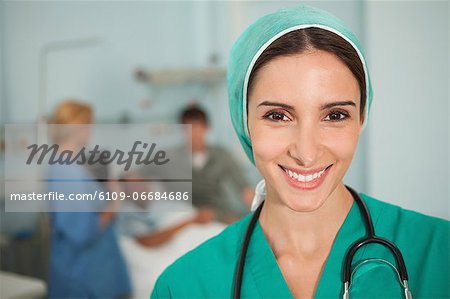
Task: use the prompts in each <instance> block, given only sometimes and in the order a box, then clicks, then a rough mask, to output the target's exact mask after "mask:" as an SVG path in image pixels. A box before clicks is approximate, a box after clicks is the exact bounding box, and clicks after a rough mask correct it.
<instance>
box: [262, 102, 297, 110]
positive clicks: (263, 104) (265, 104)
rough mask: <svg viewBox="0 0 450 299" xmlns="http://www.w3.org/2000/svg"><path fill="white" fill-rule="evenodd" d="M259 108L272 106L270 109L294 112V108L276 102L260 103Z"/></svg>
mask: <svg viewBox="0 0 450 299" xmlns="http://www.w3.org/2000/svg"><path fill="white" fill-rule="evenodd" d="M260 106H272V107H281V108H284V109H287V110H294V107H293V106H291V105H288V104H284V103H278V102H269V101H264V102H262V103H260V104H259V105H258V107H260Z"/></svg>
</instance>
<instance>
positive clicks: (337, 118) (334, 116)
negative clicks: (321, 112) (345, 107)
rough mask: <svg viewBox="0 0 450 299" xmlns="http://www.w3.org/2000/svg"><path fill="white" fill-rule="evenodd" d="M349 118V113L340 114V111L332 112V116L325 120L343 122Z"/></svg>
mask: <svg viewBox="0 0 450 299" xmlns="http://www.w3.org/2000/svg"><path fill="white" fill-rule="evenodd" d="M347 117H348V114H347V113H344V112H340V111H334V112H331V113H330V114H328V115H327V117H326V118H325V120H328V121H341V120H344V119H346V118H347Z"/></svg>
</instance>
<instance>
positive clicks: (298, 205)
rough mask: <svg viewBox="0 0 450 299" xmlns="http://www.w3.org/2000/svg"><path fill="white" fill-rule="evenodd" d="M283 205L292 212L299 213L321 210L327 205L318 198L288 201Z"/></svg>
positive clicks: (284, 201)
mask: <svg viewBox="0 0 450 299" xmlns="http://www.w3.org/2000/svg"><path fill="white" fill-rule="evenodd" d="M283 203H284V204H285V205H286V206H287V207H288V208H289V209H291V210H292V211H295V212H299V213H310V212H314V211H316V210H318V209H320V208H321V207H322V206H323V204H324V203H325V201H324V200H322V199H318V198H311V199H299V198H295V199H286V200H283Z"/></svg>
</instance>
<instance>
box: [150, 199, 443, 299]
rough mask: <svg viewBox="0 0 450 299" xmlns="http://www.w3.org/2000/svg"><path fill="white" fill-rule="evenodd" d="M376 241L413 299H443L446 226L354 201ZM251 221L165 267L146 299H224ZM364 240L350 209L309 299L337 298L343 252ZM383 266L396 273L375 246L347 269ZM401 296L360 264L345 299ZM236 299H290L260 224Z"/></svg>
mask: <svg viewBox="0 0 450 299" xmlns="http://www.w3.org/2000/svg"><path fill="white" fill-rule="evenodd" d="M361 197H362V198H363V200H364V201H365V203H366V205H367V207H368V209H369V211H370V215H371V217H372V220H373V222H374V227H375V233H376V235H377V236H379V237H384V238H387V239H388V240H391V241H392V242H394V243H395V244H396V245H397V246H398V247H399V249H400V250H401V252H402V254H403V258H404V260H405V263H406V267H407V269H408V274H409V287H410V290H411V292H412V296H413V298H415V299H416V298H434V299H435V298H450V291H449V282H450V280H449V256H450V250H449V245H450V238H449V235H450V222H448V221H446V220H443V219H438V218H434V217H430V216H425V215H422V214H420V213H417V212H413V211H409V210H404V209H402V208H400V207H397V206H394V205H391V204H388V203H384V202H381V201H379V200H376V199H374V198H371V197H369V196H367V195H364V194H361ZM250 218H251V215H247V216H246V217H244V218H243V219H241V220H240V221H238V222H236V223H234V224H232V225H230V226H228V227H227V228H226V229H225V230H224V231H223V232H221V233H220V234H219V235H217V236H215V237H213V238H211V239H209V240H207V241H206V242H205V243H203V244H201V245H200V246H198V247H197V248H195V249H193V250H192V251H190V252H188V253H187V254H185V255H184V256H182V257H181V258H179V259H178V260H177V261H175V262H174V263H173V264H172V265H170V266H169V267H168V268H167V269H166V270H165V271H164V272H163V273H162V274H161V276H160V277H159V278H158V280H157V282H156V285H155V287H154V289H153V292H152V294H151V298H231V297H232V296H233V290H234V289H233V287H234V276H235V271H236V265H237V261H238V257H239V253H240V250H241V243H242V241H243V239H244V234H245V230H246V228H247V225H248V222H249V220H250ZM365 235H366V231H365V225H364V222H363V218H362V215H361V213H360V210H359V208H358V205H357V204H356V202H354V203H353V205H352V207H351V209H350V211H349V213H348V215H347V217H346V219H345V221H344V223H343V225H342V227H341V228H340V230H339V232H338V234H337V236H336V239H335V241H334V243H333V246H332V249H331V251H330V254H329V256H328V258H327V261H326V264H325V266H324V269H323V272H322V275H321V278H320V281H319V284H318V286H317V289H316V293H315V296H314V297H315V298H342V293H343V287H342V282H341V276H342V265H343V262H344V256H345V253H346V251H347V249H348V248H349V247H350V246H351V245H352V244H353V243H354V242H355V241H356V240H358V239H359V238H362V237H364V236H365ZM369 258H382V259H385V260H387V261H389V262H391V263H393V264H394V265H395V259H394V258H393V256H392V254H391V253H390V251H389V250H388V249H386V248H384V247H382V246H381V245H378V244H370V245H367V246H365V247H363V248H361V249H360V250H359V251H358V252H357V253H356V255H355V258H354V259H353V265H354V266H355V265H356V264H357V263H359V262H361V261H363V260H365V259H369ZM402 291H403V289H402V287H401V285H400V283H399V282H398V278H397V276H396V273H395V271H394V270H392V268H391V267H389V266H388V265H386V264H385V263H382V262H377V261H371V262H368V263H364V264H362V265H361V266H360V267H358V270H357V271H356V272H355V273H354V275H353V280H352V285H351V288H350V297H351V298H352V297H353V298H402V297H403V293H402ZM241 297H242V298H261V297H264V298H293V296H292V294H291V293H290V290H289V288H288V286H287V284H286V282H285V280H284V278H283V276H282V273H281V270H280V268H279V267H278V264H277V262H276V259H275V256H274V254H273V252H272V249H271V248H270V246H269V244H268V242H267V239H266V238H265V235H264V232H263V230H262V228H261V226H260V223H259V221H258V222H257V224H256V227H255V230H254V232H253V235H252V238H251V241H250V245H249V249H248V252H247V258H246V263H245V269H244V277H243V282H242V291H241Z"/></svg>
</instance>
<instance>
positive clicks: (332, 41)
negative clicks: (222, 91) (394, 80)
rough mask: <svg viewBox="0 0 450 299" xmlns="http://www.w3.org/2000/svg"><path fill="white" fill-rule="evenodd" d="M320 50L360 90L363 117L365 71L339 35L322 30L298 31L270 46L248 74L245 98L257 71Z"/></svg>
mask: <svg viewBox="0 0 450 299" xmlns="http://www.w3.org/2000/svg"><path fill="white" fill-rule="evenodd" d="M314 50H322V51H326V52H329V53H332V54H334V55H336V57H337V58H339V59H340V60H341V61H342V62H343V63H344V64H345V65H346V66H347V67H348V68H349V69H350V71H351V72H352V73H353V76H355V78H356V80H357V81H358V84H359V89H360V95H361V98H360V102H361V107H360V115H361V119H363V117H364V108H365V106H366V80H365V77H364V67H363V64H362V62H361V60H360V59H359V56H358V53H357V52H356V50H355V49H354V48H353V46H352V45H351V44H349V43H348V42H347V41H346V40H345V39H343V38H342V37H340V36H339V35H337V34H335V33H333V32H331V31H328V30H325V29H321V28H305V29H298V30H294V31H292V32H289V33H286V34H285V35H283V36H281V37H280V38H278V39H276V40H275V41H274V42H273V43H272V44H270V46H269V47H267V49H265V50H264V51H263V53H262V54H261V55H260V56H259V57H258V59H257V60H256V62H255V65H254V66H253V69H252V72H251V74H250V78H249V82H248V89H247V94H250V91H251V89H252V87H253V85H254V81H255V77H256V75H257V73H258V71H259V70H260V69H261V68H262V67H263V66H264V65H265V64H267V63H268V62H269V61H271V60H272V59H274V58H276V57H279V56H284V55H294V54H300V53H303V52H306V51H314Z"/></svg>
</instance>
